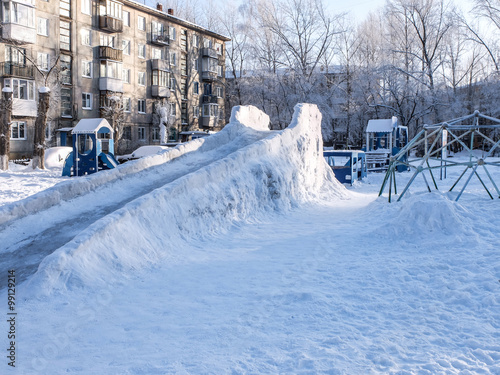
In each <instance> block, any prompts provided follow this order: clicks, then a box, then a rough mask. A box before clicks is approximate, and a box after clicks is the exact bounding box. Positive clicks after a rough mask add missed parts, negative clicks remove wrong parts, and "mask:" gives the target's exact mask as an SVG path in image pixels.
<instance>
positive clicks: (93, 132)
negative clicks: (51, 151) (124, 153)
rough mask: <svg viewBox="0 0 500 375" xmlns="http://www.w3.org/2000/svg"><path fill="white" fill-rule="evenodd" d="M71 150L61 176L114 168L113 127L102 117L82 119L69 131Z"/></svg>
mask: <svg viewBox="0 0 500 375" xmlns="http://www.w3.org/2000/svg"><path fill="white" fill-rule="evenodd" d="M71 134H72V136H73V151H72V152H71V153H70V154H69V155H68V157H67V158H66V161H65V162H64V167H63V176H84V175H87V174H91V173H95V172H98V171H100V170H104V169H112V168H116V166H117V165H118V162H117V161H116V159H115V156H114V144H113V128H112V127H111V125H109V123H108V121H106V120H105V119H102V118H91V119H83V120H80V122H78V124H77V125H76V126H75V127H74V129H73V130H72V132H71Z"/></svg>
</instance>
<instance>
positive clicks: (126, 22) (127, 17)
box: [122, 10, 130, 27]
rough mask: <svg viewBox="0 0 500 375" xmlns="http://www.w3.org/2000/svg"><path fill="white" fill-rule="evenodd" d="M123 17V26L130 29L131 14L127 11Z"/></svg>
mask: <svg viewBox="0 0 500 375" xmlns="http://www.w3.org/2000/svg"><path fill="white" fill-rule="evenodd" d="M122 17H123V25H124V26H127V27H130V12H127V11H126V10H124V11H123V14H122Z"/></svg>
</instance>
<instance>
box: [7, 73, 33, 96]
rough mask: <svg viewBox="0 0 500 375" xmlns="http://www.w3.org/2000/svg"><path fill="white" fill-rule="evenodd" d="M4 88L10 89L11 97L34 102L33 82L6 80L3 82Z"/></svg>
mask: <svg viewBox="0 0 500 375" xmlns="http://www.w3.org/2000/svg"><path fill="white" fill-rule="evenodd" d="M4 85H5V86H10V88H11V89H12V97H13V98H14V99H20V100H35V81H28V80H26V79H19V78H8V79H5V81H4Z"/></svg>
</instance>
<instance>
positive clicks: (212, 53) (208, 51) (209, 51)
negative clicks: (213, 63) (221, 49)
mask: <svg viewBox="0 0 500 375" xmlns="http://www.w3.org/2000/svg"><path fill="white" fill-rule="evenodd" d="M201 56H202V57H211V58H212V59H217V58H218V56H217V51H216V50H214V49H213V48H202V49H201Z"/></svg>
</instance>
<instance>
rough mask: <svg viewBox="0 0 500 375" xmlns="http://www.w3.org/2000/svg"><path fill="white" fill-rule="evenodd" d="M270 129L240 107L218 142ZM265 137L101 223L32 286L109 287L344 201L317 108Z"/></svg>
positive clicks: (304, 107) (301, 111)
mask: <svg viewBox="0 0 500 375" xmlns="http://www.w3.org/2000/svg"><path fill="white" fill-rule="evenodd" d="M268 122H269V119H268V117H267V116H266V115H265V114H263V113H262V112H260V111H258V110H257V109H256V108H254V107H236V108H234V109H233V112H232V116H231V121H230V123H229V124H228V125H227V126H226V127H225V129H224V131H223V132H221V133H220V135H219V137H229V138H232V137H234V134H240V133H245V132H248V131H249V129H248V126H246V124H252V127H253V131H261V132H262V131H265V129H267V124H268ZM266 134H267V136H266V137H264V138H263V139H261V140H259V141H257V142H254V143H251V144H249V145H247V146H246V147H243V148H241V149H238V150H237V151H235V152H233V153H230V154H228V155H227V156H225V157H222V158H220V159H219V160H217V161H215V162H213V163H210V164H209V165H206V166H205V167H203V168H201V169H199V170H197V171H196V172H194V173H190V174H187V175H185V176H183V177H181V178H179V179H177V180H175V181H173V182H171V183H169V184H166V185H164V186H162V187H161V188H158V189H156V190H155V191H153V192H151V193H149V194H147V195H145V196H142V197H140V198H138V199H136V200H134V201H132V202H130V203H128V204H127V205H126V206H125V207H123V208H121V209H119V210H117V211H115V212H113V213H111V214H109V215H107V216H105V217H104V218H102V219H100V220H98V221H97V222H95V223H94V224H92V225H91V226H90V227H89V228H88V229H87V230H85V231H83V232H82V233H80V234H79V235H78V236H77V237H75V239H74V240H72V241H71V242H69V243H67V244H66V245H65V246H63V247H61V248H59V249H58V250H57V251H56V252H54V253H53V254H51V255H50V256H48V257H46V258H45V259H44V261H43V262H42V263H41V264H40V267H39V270H38V272H37V273H36V274H35V276H34V277H33V278H32V280H31V283H33V284H37V285H39V286H41V287H42V288H43V289H44V290H45V291H46V292H47V293H50V292H52V291H53V290H54V289H56V290H57V289H65V288H74V287H79V286H83V285H92V284H94V283H95V284H100V283H102V282H109V281H111V280H110V279H119V278H123V277H124V275H126V274H127V271H129V270H132V269H135V268H142V267H144V266H147V265H148V264H154V263H157V262H160V261H161V260H162V259H167V260H168V258H169V257H171V256H173V255H172V253H173V252H172V251H170V250H172V249H175V248H178V247H180V245H181V244H182V242H183V241H186V240H188V239H189V238H191V237H194V238H200V237H203V236H206V235H207V234H210V233H213V232H215V231H220V230H224V228H228V227H229V226H230V225H232V224H233V223H235V222H237V221H241V220H244V219H248V218H251V217H258V216H259V215H263V214H266V213H269V212H274V211H277V210H278V211H284V210H287V209H290V208H291V207H294V206H297V205H299V204H300V203H304V202H307V201H311V200H314V199H316V198H319V197H320V196H322V195H324V194H327V195H330V196H338V197H346V196H347V193H346V190H345V189H344V187H343V186H342V185H341V184H340V183H338V182H337V181H336V180H335V178H334V176H333V173H332V172H331V169H330V168H328V166H327V164H326V163H325V161H324V158H323V151H322V150H323V147H322V146H323V145H322V140H321V115H320V112H319V110H318V109H317V107H316V106H315V105H309V104H299V105H297V106H296V108H295V114H294V117H293V120H292V123H291V124H290V126H289V127H288V128H287V129H285V130H283V131H280V132H271V131H266ZM213 137H215V136H213ZM210 138H211V137H208V138H207V139H210ZM197 152H202V151H201V150H198V151H197ZM186 256H188V255H186Z"/></svg>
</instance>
